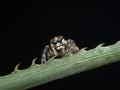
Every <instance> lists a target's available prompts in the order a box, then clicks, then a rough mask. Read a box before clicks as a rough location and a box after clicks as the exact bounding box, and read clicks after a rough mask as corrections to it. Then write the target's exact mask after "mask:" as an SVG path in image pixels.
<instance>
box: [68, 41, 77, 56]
mask: <svg viewBox="0 0 120 90" xmlns="http://www.w3.org/2000/svg"><path fill="white" fill-rule="evenodd" d="M78 51H79V47H78V46H77V45H76V44H75V42H74V41H73V40H72V39H68V40H67V52H68V54H74V53H76V52H78Z"/></svg>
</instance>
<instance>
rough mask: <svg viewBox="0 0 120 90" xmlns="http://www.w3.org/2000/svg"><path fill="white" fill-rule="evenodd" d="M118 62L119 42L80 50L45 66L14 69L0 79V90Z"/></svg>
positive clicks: (20, 89)
mask: <svg viewBox="0 0 120 90" xmlns="http://www.w3.org/2000/svg"><path fill="white" fill-rule="evenodd" d="M118 61H120V41H119V42H117V43H116V44H114V45H110V46H106V47H103V46H102V45H98V46H97V47H96V48H94V49H91V50H88V51H86V50H85V49H81V50H80V51H79V52H78V53H76V54H74V55H72V56H65V57H63V58H60V59H53V60H49V61H48V62H47V63H45V64H41V65H38V64H35V62H34V61H33V63H32V65H31V67H29V68H28V69H25V70H18V69H17V67H16V68H15V70H14V72H12V73H11V74H9V75H6V76H3V77H0V90H24V89H28V88H31V87H34V86H37V85H41V84H44V83H47V82H50V81H53V80H56V79H60V78H64V77H66V76H70V75H73V74H76V73H80V72H84V71H87V70H91V69H94V68H98V67H101V66H103V65H107V64H110V63H113V62H118Z"/></svg>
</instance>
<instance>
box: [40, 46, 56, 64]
mask: <svg viewBox="0 0 120 90" xmlns="http://www.w3.org/2000/svg"><path fill="white" fill-rule="evenodd" d="M53 55H54V53H53V52H52V50H51V49H50V46H49V45H46V46H45V48H44V50H43V52H42V57H41V63H45V62H46V61H47V60H48V59H50V58H51V57H53Z"/></svg>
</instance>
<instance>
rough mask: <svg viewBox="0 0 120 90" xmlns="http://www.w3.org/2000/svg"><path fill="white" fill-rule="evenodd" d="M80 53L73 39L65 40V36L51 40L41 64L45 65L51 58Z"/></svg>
mask: <svg viewBox="0 0 120 90" xmlns="http://www.w3.org/2000/svg"><path fill="white" fill-rule="evenodd" d="M78 51H79V48H78V46H76V44H75V42H74V41H73V40H72V39H68V40H65V39H64V38H63V36H57V37H54V38H52V39H50V45H46V46H45V48H44V50H43V52H42V57H41V63H45V62H46V61H47V60H49V59H51V58H60V57H63V56H65V55H68V54H74V53H76V52H78Z"/></svg>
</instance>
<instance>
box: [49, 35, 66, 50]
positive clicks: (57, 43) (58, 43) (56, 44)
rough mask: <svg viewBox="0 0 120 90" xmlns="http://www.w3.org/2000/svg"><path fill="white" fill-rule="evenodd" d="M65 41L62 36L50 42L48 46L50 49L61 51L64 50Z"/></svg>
mask: <svg viewBox="0 0 120 90" xmlns="http://www.w3.org/2000/svg"><path fill="white" fill-rule="evenodd" d="M66 45H67V41H66V40H65V39H64V38H63V36H57V37H54V38H52V39H51V40H50V46H51V48H52V49H54V50H56V51H62V50H63V49H65V48H66Z"/></svg>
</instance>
